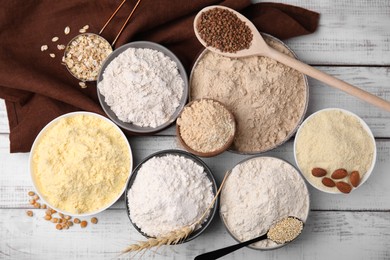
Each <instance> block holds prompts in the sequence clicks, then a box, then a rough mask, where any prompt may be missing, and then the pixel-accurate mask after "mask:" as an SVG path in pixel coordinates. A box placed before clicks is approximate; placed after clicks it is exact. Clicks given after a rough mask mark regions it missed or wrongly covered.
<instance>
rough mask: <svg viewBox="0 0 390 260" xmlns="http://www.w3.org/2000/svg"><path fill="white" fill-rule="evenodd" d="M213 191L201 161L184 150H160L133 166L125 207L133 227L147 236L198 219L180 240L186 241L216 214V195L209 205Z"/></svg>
mask: <svg viewBox="0 0 390 260" xmlns="http://www.w3.org/2000/svg"><path fill="white" fill-rule="evenodd" d="M216 192H217V184H216V182H215V179H214V176H213V174H212V172H211V170H210V169H209V167H208V166H207V165H206V164H205V163H204V162H203V161H202V160H200V159H199V158H198V157H196V156H194V155H192V154H190V153H188V152H185V151H181V150H163V151H159V152H156V153H154V154H152V155H150V156H148V157H146V158H145V159H143V161H142V162H141V163H140V164H139V165H138V166H137V167H136V168H135V169H134V171H133V173H132V175H131V177H130V180H129V182H128V185H127V188H126V191H125V202H126V209H127V213H128V216H129V219H130V222H131V223H132V225H133V226H134V228H135V229H136V230H137V231H138V232H139V233H141V234H142V235H143V236H145V237H148V238H149V237H155V238H158V237H161V236H165V235H167V234H169V233H171V232H172V231H175V232H176V231H178V230H181V229H182V228H183V227H185V226H188V225H191V224H192V223H194V222H197V221H198V220H199V219H201V221H200V223H201V224H199V225H196V226H195V229H194V231H193V232H192V233H190V235H189V236H188V237H187V238H186V239H185V240H184V241H181V243H182V242H188V241H190V240H192V239H194V238H196V237H198V236H199V235H200V234H201V233H202V232H203V231H204V230H205V229H206V228H207V227H208V226H209V224H210V223H211V221H212V219H213V217H214V216H215V214H216V212H217V208H218V198H217V200H216V201H215V203H214V204H213V206H212V207H211V208H210V209H208V207H209V206H210V205H211V202H212V200H213V199H214V196H215V194H216ZM207 209H208V210H207ZM206 210H207V213H206V214H205V215H204V216H205V217H203V218H202V216H203V214H204V213H205V212H206Z"/></svg>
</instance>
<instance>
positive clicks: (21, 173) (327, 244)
mask: <svg viewBox="0 0 390 260" xmlns="http://www.w3.org/2000/svg"><path fill="white" fill-rule="evenodd" d="M258 1H260V0H254V2H258ZM270 1H271V2H281V3H287V4H293V5H298V6H301V7H304V8H308V9H311V10H314V11H318V12H319V13H320V14H321V18H320V25H319V29H318V31H317V32H316V33H314V34H312V35H308V36H303V37H297V38H295V39H290V40H287V41H286V43H287V44H288V45H289V46H290V47H291V48H292V49H293V50H294V51H295V52H296V53H297V55H298V57H299V58H300V59H301V60H303V61H304V62H307V63H309V64H315V65H316V67H317V68H318V69H320V70H322V71H324V72H327V73H329V74H331V75H334V76H336V77H339V78H340V79H342V80H345V81H347V82H349V83H351V84H354V85H356V86H359V87H361V88H363V89H365V90H367V91H369V92H371V93H374V94H376V95H379V96H381V97H382V98H385V99H387V100H390V86H389V79H390V67H389V66H390V40H389V39H390V1H387V0H386V1H384V0H372V1H371V0H342V1H337V0H330V1H328V0H322V1H314V0H311V1H308V0H270ZM309 85H310V102H309V107H308V113H307V115H309V114H311V113H312V112H314V111H317V110H319V109H322V108H327V107H339V108H345V109H347V110H350V111H352V112H354V113H356V114H357V115H359V116H360V117H362V118H363V119H364V120H365V121H366V122H367V123H368V125H369V126H370V128H371V129H372V131H373V133H374V135H375V137H376V138H377V140H376V143H377V152H378V158H377V164H376V167H375V169H374V172H373V173H372V175H371V177H370V179H369V180H368V181H367V182H366V183H365V184H364V185H363V186H362V187H360V188H359V189H358V190H356V191H354V192H353V193H351V194H350V195H330V194H325V193H321V192H319V191H317V190H315V189H314V188H312V187H310V185H309V191H310V194H311V213H310V216H309V220H308V222H307V224H306V228H305V230H304V232H303V234H302V235H301V237H300V238H299V239H298V240H297V241H295V242H294V243H293V244H291V245H288V246H286V247H284V248H282V249H279V250H274V251H267V252H265V251H256V250H251V249H247V248H245V249H242V250H240V251H237V252H236V253H234V254H232V255H229V256H228V257H226V258H224V259H274V260H279V259H314V260H316V259H390V214H389V211H390V200H389V198H390V189H388V185H389V183H390V174H388V172H389V169H390V114H389V113H386V112H383V111H381V110H380V109H377V108H375V107H373V106H371V105H368V104H365V103H363V102H361V101H359V100H357V99H356V98H354V97H350V96H348V95H346V94H344V93H342V92H340V91H338V90H334V89H332V88H330V87H328V86H326V85H324V84H322V83H320V82H318V81H316V80H312V79H309ZM8 134H9V128H8V122H7V119H6V111H5V106H4V102H3V100H0V259H116V258H117V256H118V252H119V251H120V250H121V249H123V248H124V247H125V246H126V245H128V244H129V243H131V242H134V241H135V240H137V239H142V237H141V236H140V235H139V234H138V233H137V232H136V231H135V229H134V228H133V227H132V226H131V225H130V222H129V220H128V217H127V213H126V211H125V209H124V206H125V205H124V200H123V198H122V199H120V200H119V201H118V202H117V203H116V204H114V206H112V207H111V208H110V209H108V210H106V211H104V212H102V213H100V214H98V215H97V217H98V219H99V223H98V224H97V225H91V224H90V225H89V226H88V227H87V228H86V229H80V227H74V228H72V229H69V230H66V231H61V232H60V231H57V230H55V228H54V226H53V224H51V223H48V222H46V221H45V220H43V218H42V217H43V214H44V213H43V211H42V210H33V211H34V217H32V218H29V217H27V216H26V213H25V211H26V210H27V209H31V206H30V205H29V204H28V198H27V192H28V191H29V190H32V189H33V188H32V183H31V180H30V178H29V173H28V156H29V154H28V153H25V154H9V135H8ZM130 143H131V146H132V149H133V152H134V161H135V164H138V163H139V162H140V161H141V160H142V159H143V158H144V157H146V156H147V155H149V154H151V153H153V152H156V151H160V150H163V149H172V148H180V146H179V145H178V143H177V141H176V138H175V136H174V128H173V127H171V128H169V129H167V130H165V131H163V132H161V133H159V134H158V135H156V136H153V137H132V138H131V139H130ZM265 155H271V156H276V157H279V158H283V159H285V160H287V161H289V162H291V163H293V164H294V158H293V148H292V141H289V142H287V143H286V144H284V145H283V146H281V147H279V148H277V149H275V150H273V151H271V152H268V153H266V154H265ZM247 157H248V156H245V155H239V154H234V153H230V152H225V153H223V154H221V155H219V156H217V157H214V158H208V159H204V161H205V162H206V163H207V164H208V165H209V166H210V168H211V169H212V171H213V172H214V175H215V176H216V179H217V180H218V182H219V183H220V182H221V179H222V177H223V174H224V172H225V171H226V170H228V169H230V168H232V167H233V166H234V165H235V164H236V163H238V162H239V161H241V160H242V159H245V158H247ZM232 243H234V240H233V239H232V238H231V237H230V236H229V235H228V233H227V231H226V229H225V228H224V226H223V224H222V223H221V221H220V219H219V216H216V218H215V219H214V221H213V223H212V225H211V226H210V227H209V228H208V229H207V230H206V232H205V234H203V235H202V236H201V237H199V238H198V239H195V240H194V241H191V242H189V243H186V244H183V245H179V246H174V247H169V248H163V249H161V250H158V251H157V252H155V253H153V252H148V253H146V254H140V255H136V256H134V257H133V259H140V258H146V259H192V258H193V257H194V256H196V255H197V254H199V253H202V252H205V251H209V250H213V249H216V248H219V247H223V246H227V245H230V244H232ZM125 258H126V259H127V258H128V256H126V257H123V259H125Z"/></svg>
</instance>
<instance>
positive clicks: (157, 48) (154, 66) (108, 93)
mask: <svg viewBox="0 0 390 260" xmlns="http://www.w3.org/2000/svg"><path fill="white" fill-rule="evenodd" d="M97 94H98V98H99V102H100V105H101V106H102V108H103V110H104V112H105V113H106V114H107V115H108V117H109V118H110V119H111V120H112V121H114V122H115V123H116V124H117V125H119V126H120V127H122V128H124V129H126V130H128V131H129V132H132V133H137V134H150V133H156V132H158V131H161V130H163V129H164V128H166V127H168V126H169V125H171V124H172V123H173V122H174V121H175V120H176V118H177V116H178V115H179V113H180V111H181V110H182V109H183V107H184V105H185V104H186V102H187V97H188V78H187V74H186V71H185V69H184V67H183V65H182V64H181V62H180V60H179V59H178V58H177V57H176V56H175V55H174V54H173V53H172V52H171V51H170V50H168V49H167V48H165V47H164V46H162V45H160V44H157V43H154V42H147V41H139V42H131V43H128V44H125V45H123V46H121V47H119V48H118V49H116V50H115V51H114V52H113V53H111V55H110V56H109V57H108V58H107V59H106V60H105V62H104V63H103V66H102V69H101V70H100V73H99V76H98V79H97Z"/></svg>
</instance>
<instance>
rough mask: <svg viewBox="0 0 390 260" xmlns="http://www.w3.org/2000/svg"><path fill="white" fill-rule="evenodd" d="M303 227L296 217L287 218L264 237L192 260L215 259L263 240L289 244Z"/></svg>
mask: <svg viewBox="0 0 390 260" xmlns="http://www.w3.org/2000/svg"><path fill="white" fill-rule="evenodd" d="M303 225H304V223H303V221H302V220H300V219H298V218H296V217H291V216H290V217H287V218H283V219H281V220H280V221H278V222H276V223H275V224H274V225H273V226H271V228H270V229H269V230H268V232H267V233H266V234H264V235H261V236H259V237H256V238H253V239H251V240H248V241H245V242H242V243H239V244H236V245H232V246H228V247H224V248H221V249H217V250H215V251H211V252H208V253H204V254H201V255H198V256H196V257H195V258H194V259H195V260H211V259H217V258H220V257H222V256H224V255H227V254H229V253H232V252H234V251H236V250H238V249H240V248H242V247H244V246H249V245H251V244H253V243H256V242H259V241H261V240H264V239H270V240H272V241H274V242H275V243H277V244H285V243H290V242H291V241H293V240H294V239H296V238H297V237H298V236H299V235H300V234H301V232H302V229H303Z"/></svg>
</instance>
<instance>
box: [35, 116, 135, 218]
mask: <svg viewBox="0 0 390 260" xmlns="http://www.w3.org/2000/svg"><path fill="white" fill-rule="evenodd" d="M132 166H133V160H132V153H131V148H130V145H129V142H128V141H127V139H126V137H125V135H124V134H123V132H122V131H121V130H120V129H119V127H118V126H116V125H115V124H114V123H113V122H111V121H110V120H108V119H107V118H105V117H103V116H101V115H98V114H95V113H90V112H74V113H69V114H65V115H63V116H60V117H58V118H56V119H54V120H53V121H51V122H50V123H49V124H48V125H46V127H44V128H43V129H42V130H41V132H40V133H39V134H38V136H37V138H36V139H35V141H34V144H33V146H32V148H31V153H30V158H29V167H30V174H31V178H32V182H33V184H34V187H35V189H36V191H37V193H38V194H39V197H40V198H41V199H42V200H43V201H45V203H46V204H47V205H48V206H49V207H50V208H52V209H55V210H57V211H58V212H61V213H63V214H66V215H70V216H87V215H93V214H96V213H99V212H101V211H103V210H105V209H107V208H108V207H110V206H111V205H112V204H114V203H115V202H116V201H117V200H118V199H119V197H120V196H121V195H122V193H123V192H124V190H125V187H126V184H127V182H128V179H129V177H130V173H131V170H132Z"/></svg>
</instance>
